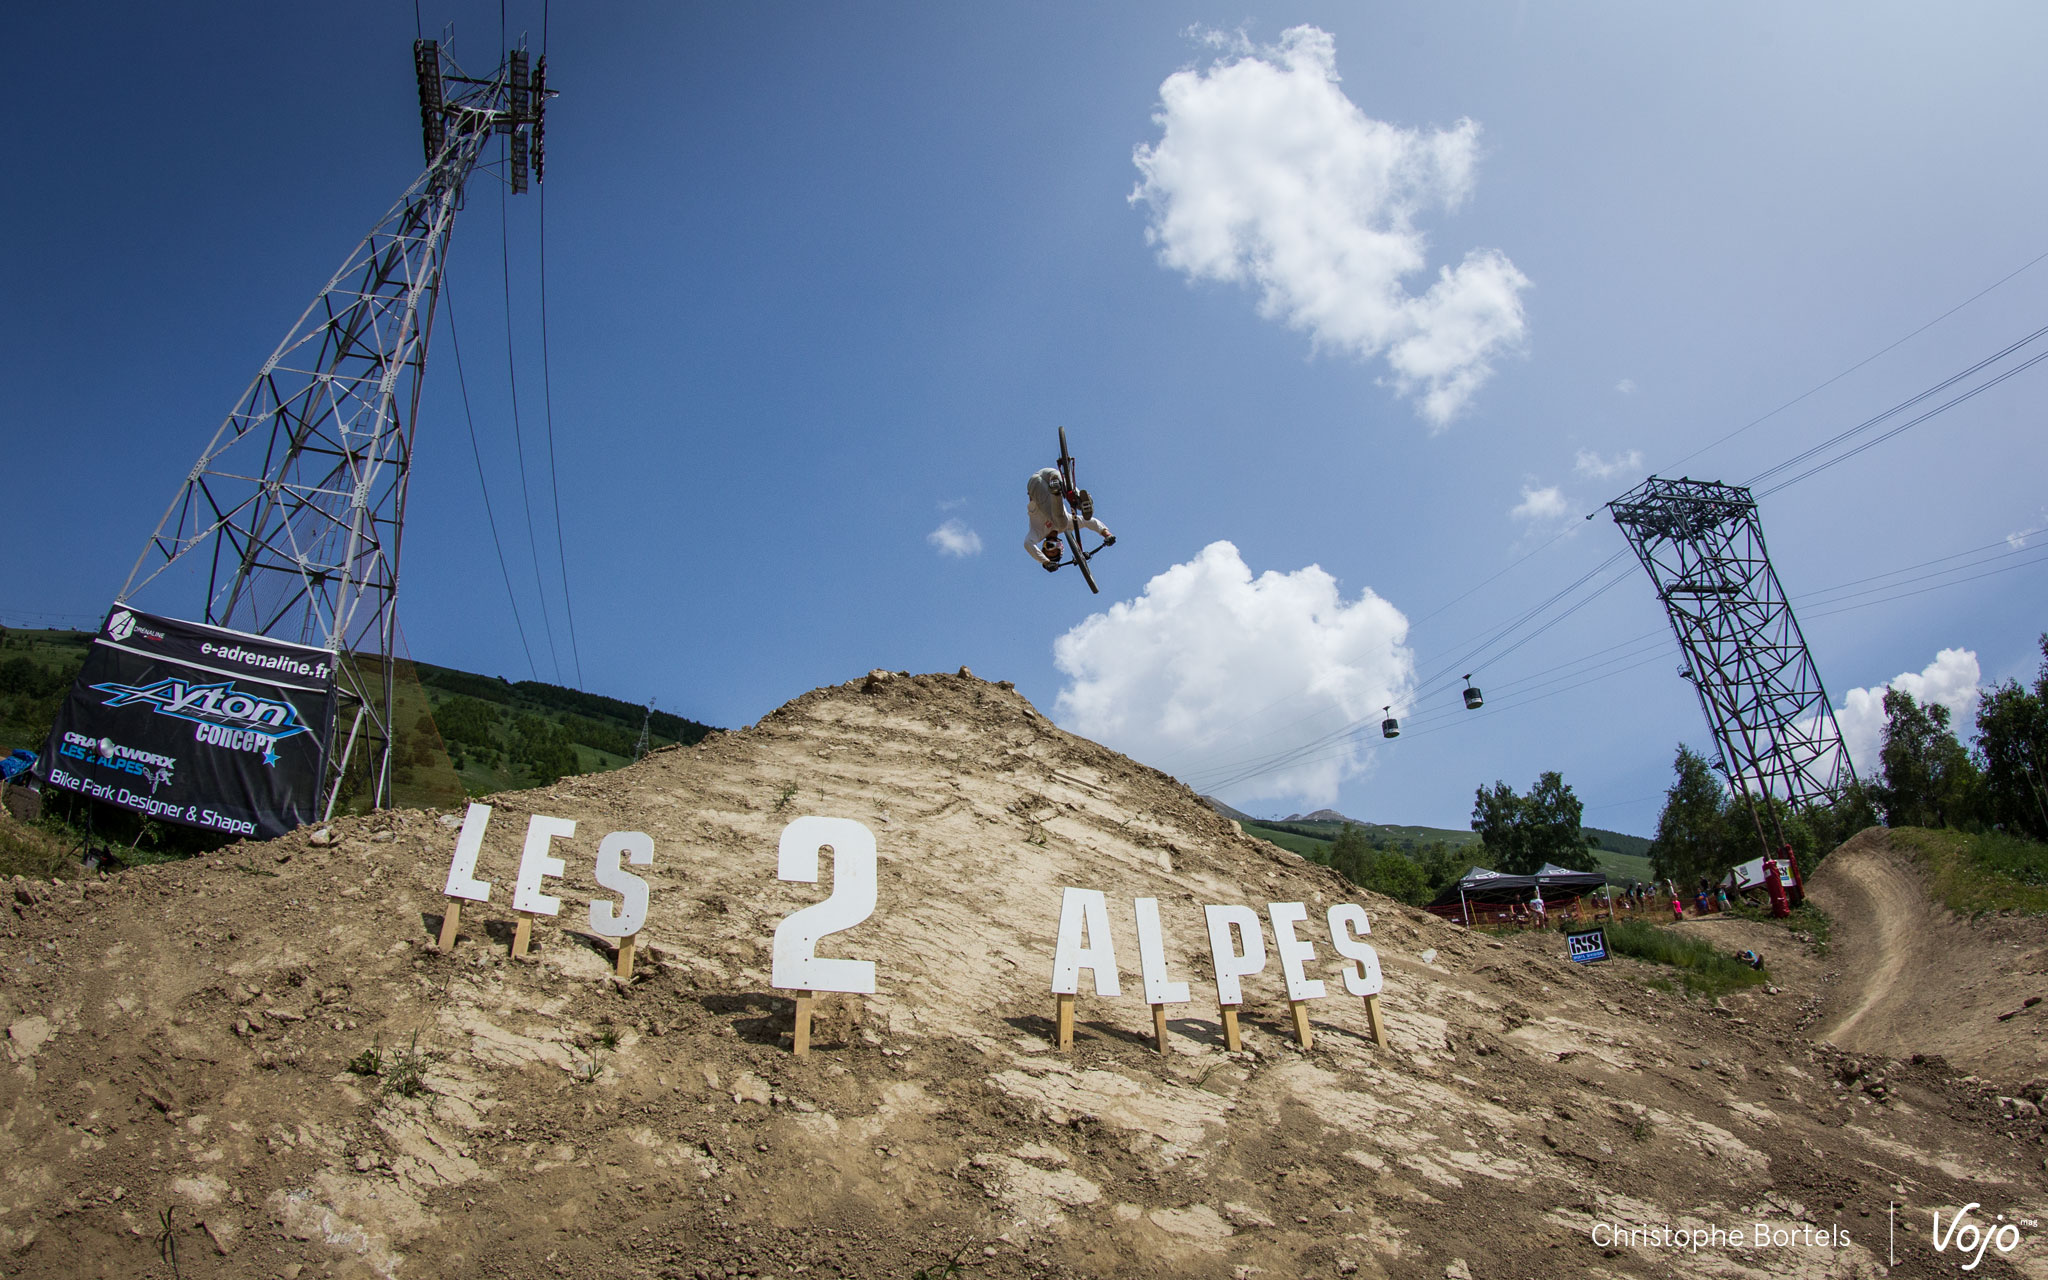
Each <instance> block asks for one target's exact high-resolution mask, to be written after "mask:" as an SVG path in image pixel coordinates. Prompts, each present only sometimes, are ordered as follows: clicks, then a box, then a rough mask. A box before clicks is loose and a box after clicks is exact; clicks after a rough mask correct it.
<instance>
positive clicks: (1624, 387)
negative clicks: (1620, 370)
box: [1614, 378, 1636, 396]
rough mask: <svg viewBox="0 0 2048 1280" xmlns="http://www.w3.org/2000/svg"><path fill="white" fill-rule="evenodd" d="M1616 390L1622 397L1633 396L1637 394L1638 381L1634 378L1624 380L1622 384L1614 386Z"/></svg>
mask: <svg viewBox="0 0 2048 1280" xmlns="http://www.w3.org/2000/svg"><path fill="white" fill-rule="evenodd" d="M1614 389H1615V390H1616V391H1618V392H1620V393H1621V394H1622V395H1625V396H1632V395H1634V394H1635V393H1636V380H1635V379H1634V378H1623V379H1622V380H1621V381H1620V382H1617V383H1615V384H1614Z"/></svg>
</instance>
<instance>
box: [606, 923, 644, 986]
mask: <svg viewBox="0 0 2048 1280" xmlns="http://www.w3.org/2000/svg"><path fill="white" fill-rule="evenodd" d="M639 941H640V935H639V934H637V933H636V934H634V935H632V936H631V937H629V938H620V939H619V963H618V967H617V968H615V969H613V970H612V972H613V973H616V974H618V975H619V976H620V977H621V978H631V977H632V976H633V947H634V944H636V943H638V942H639Z"/></svg>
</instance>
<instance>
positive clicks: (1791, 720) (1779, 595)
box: [1607, 476, 1856, 852]
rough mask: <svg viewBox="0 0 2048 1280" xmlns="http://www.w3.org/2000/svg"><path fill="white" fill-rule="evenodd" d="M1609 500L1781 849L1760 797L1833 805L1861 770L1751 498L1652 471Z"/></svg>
mask: <svg viewBox="0 0 2048 1280" xmlns="http://www.w3.org/2000/svg"><path fill="white" fill-rule="evenodd" d="M1607 505H1608V509H1609V510H1610V511H1611V512H1612V513H1613V515H1614V523H1615V524H1617V525H1619V526H1621V531H1622V533H1623V535H1624V536H1626V537H1627V538H1628V543H1629V546H1630V548H1631V549H1633V550H1634V551H1635V553H1636V558H1637V559H1638V560H1640V561H1642V565H1643V568H1644V569H1646V570H1648V571H1649V574H1650V582H1651V584H1652V585H1653V586H1655V587H1656V589H1657V598H1658V599H1660V600H1662V601H1663V602H1664V610H1665V612H1666V614H1668V615H1669V616H1670V618H1671V630H1672V632H1673V633H1674V634H1676V635H1677V637H1678V647H1679V649H1680V651H1681V652H1683V653H1684V655H1685V663H1686V665H1685V669H1684V671H1683V672H1681V674H1682V675H1684V676H1685V678H1686V679H1688V680H1690V681H1691V682H1692V686H1693V690H1694V692H1696V693H1697V694H1698V695H1699V699H1700V709H1701V711H1703V712H1704V713H1705V714H1706V717H1707V727H1708V728H1709V729H1711V730H1712V731H1713V734H1714V741H1715V743H1716V745H1718V746H1719V747H1720V750H1721V766H1722V771H1723V772H1724V773H1725V774H1726V775H1727V778H1728V781H1729V785H1730V786H1731V787H1733V788H1734V790H1735V792H1736V793H1737V794H1738V795H1740V796H1742V798H1743V800H1744V802H1745V803H1746V804H1747V805H1748V806H1749V812H1750V816H1751V818H1752V819H1753V820H1754V821H1755V823H1756V827H1757V835H1758V837H1759V838H1760V839H1762V840H1763V841H1764V842H1765V844H1766V846H1767V847H1768V848H1769V850H1770V851H1773V852H1775V850H1776V848H1777V847H1778V846H1781V845H1783V844H1785V843H1786V840H1785V832H1784V827H1783V823H1782V820H1781V818H1780V816H1779V806H1778V805H1771V804H1766V805H1764V806H1762V812H1761V813H1759V811H1758V805H1757V803H1756V801H1757V798H1758V797H1759V796H1768V797H1771V798H1773V799H1775V800H1777V801H1779V802H1781V804H1782V805H1783V806H1784V808H1786V809H1788V810H1789V809H1796V808H1798V807H1800V806H1802V805H1806V804H1811V803H1814V802H1816V801H1827V802H1832V801H1833V799H1834V797H1835V796H1837V795H1838V794H1839V793H1840V792H1841V790H1842V788H1843V787H1844V786H1845V785H1846V784H1847V783H1848V782H1851V781H1853V780H1854V779H1855V776H1856V775H1855V771H1854V766H1853V765H1852V764H1851V762H1850V760H1849V753H1848V751H1847V749H1845V748H1844V747H1843V745H1842V733H1841V730H1840V728H1839V727H1838V726H1837V725H1836V723H1835V713H1834V709H1833V707H1832V706H1830V705H1829V703H1828V695H1827V690H1826V689H1825V688H1824V687H1823V686H1822V685H1821V680H1820V673H1819V672H1818V671H1816V670H1815V669H1814V665H1813V658H1812V656H1811V655H1810V654H1809V653H1808V652H1807V649H1806V637H1805V636H1804V635H1802V634H1801V633H1800V630H1799V622H1798V620H1797V619H1795V618H1794V617H1793V616H1792V606H1791V604H1790V603H1789V602H1787V600H1786V599H1785V591H1784V588H1782V587H1781V586H1779V584H1778V575H1777V573H1776V571H1774V570H1773V569H1772V568H1771V557H1770V553H1769V552H1768V551H1767V550H1766V549H1765V548H1764V531H1763V525H1762V524H1761V523H1760V522H1759V521H1758V519H1757V511H1756V500H1755V499H1754V498H1753V497H1751V496H1750V492H1749V490H1748V489H1745V488H1742V487H1740V486H1737V485H1727V484H1720V483H1717V482H1714V481H1708V480H1692V479H1680V480H1660V479H1658V478H1657V477H1655V476H1652V477H1650V478H1649V479H1648V480H1646V481H1644V482H1643V483H1642V484H1640V485H1638V486H1636V487H1635V488H1634V489H1631V490H1630V491H1629V492H1627V493H1625V494H1623V495H1622V496H1621V497H1619V498H1616V499H1615V500H1614V501H1613V502H1610V503H1608V504H1607ZM1766 824H1768V826H1769V830H1768V831H1767V830H1766Z"/></svg>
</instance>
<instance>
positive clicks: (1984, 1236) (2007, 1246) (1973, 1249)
mask: <svg viewBox="0 0 2048 1280" xmlns="http://www.w3.org/2000/svg"><path fill="white" fill-rule="evenodd" d="M1983 1207H1984V1206H1983V1205H1981V1204H1979V1203H1978V1202H1976V1201H1975V1200H1972V1201H1970V1203H1968V1204H1966V1205H1964V1206H1963V1207H1962V1208H1961V1209H1958V1210H1957V1211H1956V1212H1955V1213H1952V1214H1950V1215H1949V1220H1948V1230H1947V1231H1946V1232H1944V1231H1943V1230H1942V1229H1941V1210H1939V1209H1936V1210H1935V1211H1934V1251H1935V1252H1936V1253H1947V1252H1948V1251H1949V1249H1950V1248H1951V1247H1953V1248H1954V1249H1955V1251H1956V1253H1957V1254H1958V1255H1960V1256H1959V1258H1958V1261H1959V1262H1960V1258H1961V1257H1968V1258H1969V1259H1970V1260H1969V1261H1968V1262H1961V1267H1962V1269H1963V1270H1965V1271H1975V1270H1976V1269H1977V1264H1978V1263H1980V1262H1982V1261H1984V1252H1985V1250H1987V1249H1996V1250H1998V1251H1999V1252H2000V1253H2011V1252H2012V1251H2013V1250H2014V1249H2017V1248H2019V1247H2020V1227H2019V1223H2017V1222H2007V1221H2006V1220H2005V1215H2004V1214H2002V1213H2001V1214H1999V1215H1997V1221H1996V1222H1995V1223H1992V1222H1984V1223H1981V1224H1980V1223H1978V1222H1972V1221H1970V1220H1969V1218H1970V1214H1971V1212H1972V1211H1973V1210H1977V1209H1981V1208H1983ZM2020 1221H2021V1222H2024V1223H2026V1224H2027V1225H2028V1226H2033V1225H2034V1222H2033V1219H2031V1218H2022V1219H2021V1220H2020Z"/></svg>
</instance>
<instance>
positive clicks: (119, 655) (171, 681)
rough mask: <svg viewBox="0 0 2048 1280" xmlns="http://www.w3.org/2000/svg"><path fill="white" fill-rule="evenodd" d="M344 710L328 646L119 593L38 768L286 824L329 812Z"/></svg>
mask: <svg viewBox="0 0 2048 1280" xmlns="http://www.w3.org/2000/svg"><path fill="white" fill-rule="evenodd" d="M333 723H334V658H333V655H332V654H330V653H328V652H327V650H325V649H314V648H309V647H307V646H305V645H297V644H286V643H284V642H282V641H277V640H272V639H270V638H268V637H266V636H252V635H246V634H244V633H242V632H239V631H228V630H225V629H224V628H221V627H209V626H204V625H202V624H200V623H196V622H180V621H178V620H177V619H175V618H159V617H155V616H153V615H151V614H146V613H137V612H135V611H134V610H132V609H127V608H124V607H122V606H120V605H116V606H114V608H113V610H112V611H111V612H109V613H108V614H107V621H106V624H105V625H104V626H102V627H101V628H100V633H99V636H98V638H97V639H95V640H94V641H93V646H92V652H91V653H90V654H88V655H87V656H86V659H85V666H84V668H83V669H82V670H81V671H80V672H79V673H78V682H77V683H76V684H74V685H72V687H71V696H70V698H69V699H68V700H66V702H65V703H64V709H63V710H62V711H60V712H59V713H58V715H57V722H56V724H55V725H53V726H52V727H51V729H50V741H49V743H48V745H47V746H46V747H45V748H44V751H43V755H42V759H41V760H39V761H38V762H37V764H36V773H37V775H38V776H40V777H41V778H42V780H43V783H44V785H45V786H49V787H57V788H60V789H62V790H65V791H73V792H76V793H78V794H79V795H82V796H89V797H91V798H92V799H94V800H101V801H104V802H106V803H108V804H114V805H119V806H121V807H122V808H124V809H132V810H134V811H135V812H137V813H142V814H147V815H149V816H150V817H152V818H158V819H161V820H163V821H165V822H178V823H183V824H185V825H186V826H193V827H205V828H207V829H209V830H213V831H225V832H228V833H230V834H233V835H243V836H263V837H268V836H277V835H283V834H284V833H285V832H287V831H290V830H291V829H292V828H294V827H298V826H301V825H303V824H305V823H308V822H312V821H314V820H315V819H317V818H318V817H319V815H320V802H321V795H320V784H321V779H322V778H323V777H324V776H325V769H324V765H325V763H326V759H325V753H326V745H327V741H328V737H329V731H330V729H331V728H332V727H333Z"/></svg>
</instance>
